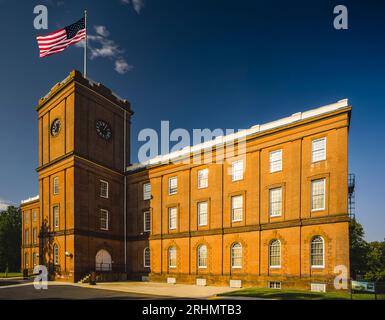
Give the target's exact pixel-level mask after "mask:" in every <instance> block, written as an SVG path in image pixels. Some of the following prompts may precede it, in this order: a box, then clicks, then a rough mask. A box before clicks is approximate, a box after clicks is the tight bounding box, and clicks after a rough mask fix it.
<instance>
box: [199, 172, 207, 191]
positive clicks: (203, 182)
mask: <svg viewBox="0 0 385 320" xmlns="http://www.w3.org/2000/svg"><path fill="white" fill-rule="evenodd" d="M208 186H209V169H207V168H206V169H202V170H198V189H203V188H207V187H208Z"/></svg>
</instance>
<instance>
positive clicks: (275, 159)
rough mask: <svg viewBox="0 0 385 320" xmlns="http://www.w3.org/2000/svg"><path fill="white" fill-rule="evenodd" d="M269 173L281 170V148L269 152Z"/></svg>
mask: <svg viewBox="0 0 385 320" xmlns="http://www.w3.org/2000/svg"><path fill="white" fill-rule="evenodd" d="M269 158H270V173H273V172H277V171H281V170H282V150H275V151H272V152H270V155H269Z"/></svg>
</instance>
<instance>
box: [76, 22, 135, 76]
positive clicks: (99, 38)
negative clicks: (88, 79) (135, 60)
mask: <svg viewBox="0 0 385 320" xmlns="http://www.w3.org/2000/svg"><path fill="white" fill-rule="evenodd" d="M94 29H95V32H96V34H95V35H92V34H89V35H87V38H88V45H87V49H88V50H89V52H90V58H91V60H92V59H95V58H108V59H110V60H114V64H115V71H116V72H118V73H119V74H125V73H126V72H128V71H130V70H132V68H133V66H131V65H129V64H128V63H127V61H126V60H125V58H124V56H123V55H124V50H123V49H121V48H120V46H119V45H118V44H117V43H116V42H115V41H114V40H112V39H110V38H109V36H110V32H109V31H108V30H107V28H106V27H105V26H101V25H100V26H99V25H98V26H94ZM76 45H77V46H78V47H82V48H83V47H84V41H82V42H79V43H77V44H76Z"/></svg>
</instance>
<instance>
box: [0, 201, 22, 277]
mask: <svg viewBox="0 0 385 320" xmlns="http://www.w3.org/2000/svg"><path fill="white" fill-rule="evenodd" d="M20 248H21V210H20V208H16V207H13V206H9V207H8V208H7V210H5V211H2V212H0V271H6V270H9V271H19V270H20V258H21V257H20Z"/></svg>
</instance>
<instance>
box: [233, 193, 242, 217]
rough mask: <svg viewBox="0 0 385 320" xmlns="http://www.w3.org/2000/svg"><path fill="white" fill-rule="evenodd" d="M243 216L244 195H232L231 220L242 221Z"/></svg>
mask: <svg viewBox="0 0 385 320" xmlns="http://www.w3.org/2000/svg"><path fill="white" fill-rule="evenodd" d="M242 218H243V196H234V197H231V220H232V221H233V222H236V221H242Z"/></svg>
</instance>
